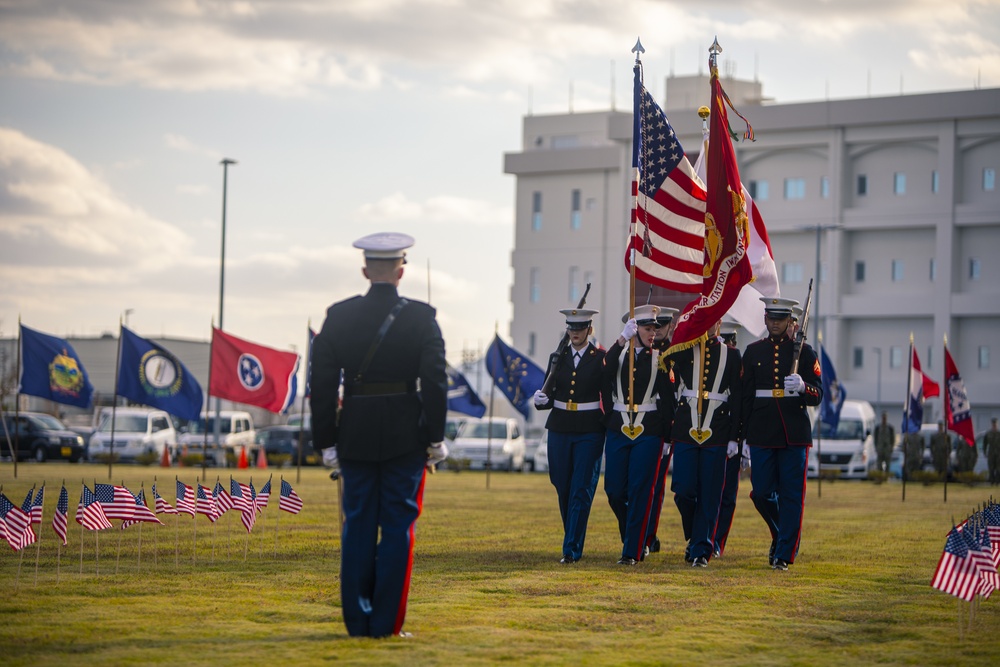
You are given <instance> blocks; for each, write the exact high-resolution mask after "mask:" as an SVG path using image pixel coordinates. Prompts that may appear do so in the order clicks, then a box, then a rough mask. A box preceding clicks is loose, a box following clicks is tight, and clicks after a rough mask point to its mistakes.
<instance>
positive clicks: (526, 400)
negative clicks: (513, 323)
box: [486, 335, 545, 419]
mask: <svg viewBox="0 0 1000 667" xmlns="http://www.w3.org/2000/svg"><path fill="white" fill-rule="evenodd" d="M486 372H487V373H489V374H490V377H491V378H493V382H494V384H496V386H497V387H498V388H499V389H500V391H502V392H503V395H504V396H506V397H507V400H509V401H510V402H511V404H513V406H514V407H515V408H516V409H517V411H518V412H520V413H521V414H522V415H524V418H525V419H527V418H528V416H529V415H530V414H531V397H532V395H534V393H535V391H537V390H539V389H541V388H542V384H543V383H544V382H545V373H544V372H543V371H542V369H541V368H539V367H538V366H536V365H535V363H534V362H533V361H532V360H531V359H529V358H528V357H527V356H525V355H523V354H521V353H520V352H518V351H517V350H515V349H514V348H512V347H510V346H509V345H507V344H506V343H504V342H503V341H502V340H500V336H499V335H497V336H495V337H494V338H493V342H492V343H490V346H489V348H488V349H487V350H486Z"/></svg>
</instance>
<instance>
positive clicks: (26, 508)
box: [21, 487, 35, 516]
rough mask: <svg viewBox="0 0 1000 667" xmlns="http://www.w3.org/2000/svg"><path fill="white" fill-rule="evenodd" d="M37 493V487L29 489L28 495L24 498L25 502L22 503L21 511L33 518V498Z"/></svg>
mask: <svg viewBox="0 0 1000 667" xmlns="http://www.w3.org/2000/svg"><path fill="white" fill-rule="evenodd" d="M34 492H35V487H31V488H30V489H28V495H26V496H25V497H24V502H23V503H21V511H22V512H24V513H25V514H27V515H28V516H31V496H32V494H34Z"/></svg>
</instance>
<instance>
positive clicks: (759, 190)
mask: <svg viewBox="0 0 1000 667" xmlns="http://www.w3.org/2000/svg"><path fill="white" fill-rule="evenodd" d="M747 192H749V193H750V197H751V198H753V199H755V200H756V201H767V195H768V187H767V181H750V185H749V186H747Z"/></svg>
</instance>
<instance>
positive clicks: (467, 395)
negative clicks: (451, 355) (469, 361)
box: [448, 365, 534, 417]
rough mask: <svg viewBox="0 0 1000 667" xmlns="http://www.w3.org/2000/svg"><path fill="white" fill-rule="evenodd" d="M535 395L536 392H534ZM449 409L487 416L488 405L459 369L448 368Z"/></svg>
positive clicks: (477, 415) (466, 413)
mask: <svg viewBox="0 0 1000 667" xmlns="http://www.w3.org/2000/svg"><path fill="white" fill-rule="evenodd" d="M532 393H534V392H532ZM448 409H449V410H451V411H454V412H461V413H462V414H465V415H471V416H473V417H482V416H483V415H484V414H486V405H485V404H484V403H483V401H482V399H480V398H479V396H478V395H477V394H476V392H475V390H473V389H472V385H470V384H469V381H468V380H466V379H465V376H464V375H462V374H461V373H459V372H458V370H457V369H455V368H452V367H451V366H450V365H449V366H448Z"/></svg>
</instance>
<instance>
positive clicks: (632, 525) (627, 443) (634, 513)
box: [604, 429, 666, 560]
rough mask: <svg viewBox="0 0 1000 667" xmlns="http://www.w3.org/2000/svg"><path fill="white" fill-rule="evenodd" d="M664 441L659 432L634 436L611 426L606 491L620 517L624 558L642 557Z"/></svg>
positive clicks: (605, 472)
mask: <svg viewBox="0 0 1000 667" xmlns="http://www.w3.org/2000/svg"><path fill="white" fill-rule="evenodd" d="M660 443H661V439H660V436H658V435H640V436H639V437H638V438H636V439H635V440H630V439H628V438H627V437H625V434H623V433H622V432H621V431H620V430H615V429H608V438H607V442H606V443H605V454H604V456H605V466H604V491H605V493H607V494H608V504H609V505H611V511H613V512H614V513H615V517H617V519H618V532H619V534H620V535H621V538H622V558H635V559H636V560H642V548H643V545H644V544H645V540H646V526H647V525H648V524H649V514H650V509H651V506H652V498H653V483H654V482H655V481H656V472H657V469H658V466H659V463H660V460H661V459H660V451H661V449H662V445H661V444H660ZM664 465H666V463H664Z"/></svg>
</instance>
